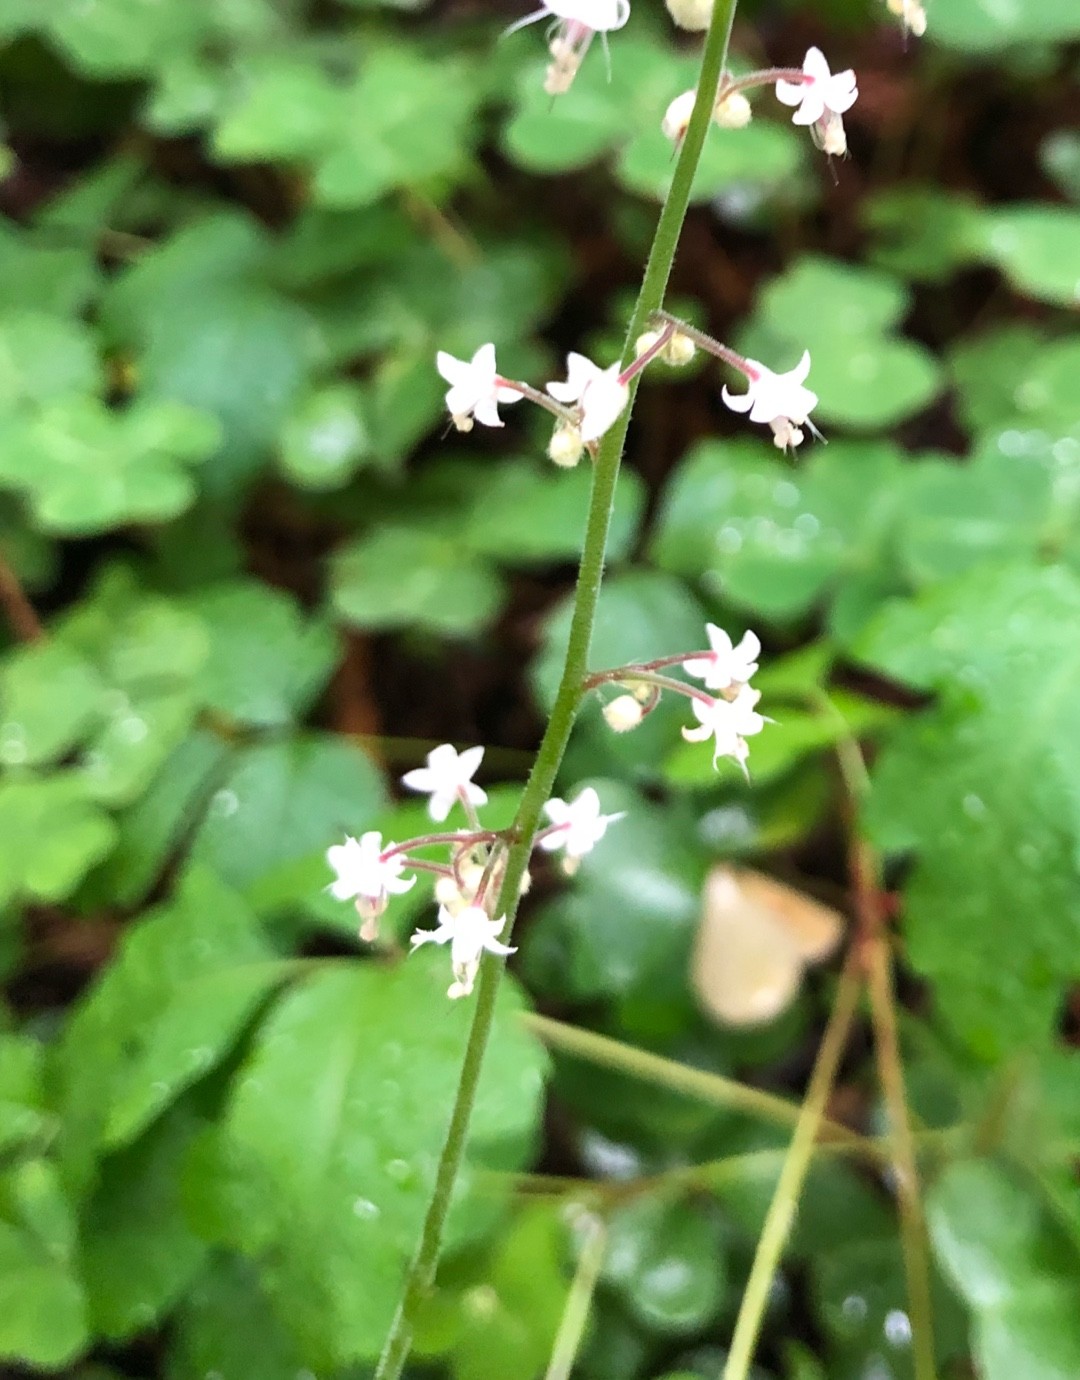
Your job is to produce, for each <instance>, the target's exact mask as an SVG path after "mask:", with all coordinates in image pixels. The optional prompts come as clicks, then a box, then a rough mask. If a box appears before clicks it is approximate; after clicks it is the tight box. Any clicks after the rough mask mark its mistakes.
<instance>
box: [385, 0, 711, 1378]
mask: <svg viewBox="0 0 1080 1380" xmlns="http://www.w3.org/2000/svg"><path fill="white" fill-rule="evenodd" d="M735 5H736V0H717V3H716V5H715V7H714V9H713V14H712V19H711V20H710V23H709V30H708V33H707V34H706V37H705V48H704V51H703V54H702V59H701V70H700V73H699V76H698V85H697V100H696V102H695V105H694V112H693V115H692V116H691V118H690V124H689V126H688V128H687V131H686V137H685V139H684V140H683V145H682V148H681V150H680V152H679V157H678V160H677V162H676V164H675V171H674V173H673V175H672V179H671V188H670V190H669V192H668V195H667V197H666V198H665V201H664V205H663V207H662V208H661V211H660V217H659V220H658V221H657V225H656V233H655V235H654V236H653V242H652V248H651V249H650V251H649V258H648V261H647V263H646V265H645V273H644V276H643V278H642V282H641V290H640V292H639V293H638V298H637V302H636V303H635V306H634V310H633V313H632V314H631V318H630V325H629V328H628V330H627V333H626V341H625V344H624V347H623V358H622V365H623V367H624V368H625V367H626V365H627V364H628V363H629V361H630V359H631V358H632V357H633V355H634V353H635V351H634V343H635V342H636V340H637V339H638V337H639V336H640V335H641V334H642V332H643V331H644V328H645V325H646V323H647V322H648V320H649V317H650V316H651V315H652V313H653V312H654V311H656V310H657V309H658V308H659V307H660V306H662V305H663V298H664V292H665V291H666V289H667V282H668V278H669V277H670V274H671V266H672V264H673V262H674V260H675V251H676V249H677V247H678V243H679V235H680V233H681V231H682V225H683V220H684V219H685V217H686V210H687V207H688V206H689V204H690V189H691V187H692V185H693V181H694V174H695V172H696V171H697V165H698V160H699V158H700V157H701V150H702V147H703V145H704V143H705V135H706V133H707V132H708V128H709V122H710V120H711V117H712V110H713V105H714V102H715V100H716V92H717V88H718V87H719V85H720V77H721V74H722V72H723V70H724V64H725V62H726V60H727V48H728V38H729V36H730V33H731V24H732V20H733V19H734V17H735ZM639 381H640V375H638V376H636V377H635V378H634V379H632V380H631V382H630V385H629V398H628V400H627V406H626V410H625V411H624V412H623V414H622V416H621V417H619V418H618V420H617V421H616V422H615V424H614V425H613V426H612V427H611V429H610V430H609V431H608V432H607V433H606V434H605V436H604V437H603V440H602V441H601V443H600V446H599V449H598V451H597V455H596V459H595V461H594V462H593V479H592V488H591V491H590V494H589V511H588V515H587V517H586V521H585V536H584V540H583V542H582V548H581V563H580V565H579V567H578V578H577V584H576V586H575V589H574V603H573V611H572V613H571V618H570V632H569V635H568V637H567V647H566V657H565V660H564V663H563V670H562V675H561V676H560V679H559V688H558V690H557V691H556V694H555V702H554V704H553V705H552V709H551V715H550V717H549V718H548V723H547V728H546V729H545V731H544V736H543V739H542V740H541V743H540V747H539V749H538V751H537V754H536V760H535V761H534V763H533V767H532V771H531V772H530V773H529V778H528V780H527V781H526V783H525V789H524V791H523V792H522V795H521V802H520V804H519V806H518V811H517V815H516V816H515V819H514V824H513V829H512V836H513V839H514V841H513V843H512V844H511V846H510V849H509V852H508V854H507V860H506V871H505V873H504V876H503V883H502V886H501V888H500V892H499V899H498V903H497V907H496V910H495V914H497V915H505V916H506V930H505V933H504V938H508V937H509V935H510V933H511V932H512V930H513V926H514V920H515V917H516V914H517V908H518V902H519V900H520V896H521V880H522V878H523V876H524V874H525V869H526V867H527V865H528V860H529V855H530V853H531V851H532V845H533V839H534V837H535V835H536V831H537V827H538V825H539V822H540V814H541V811H542V810H543V807H544V803H545V801H546V800H547V799H548V798H549V797H550V795H551V791H552V787H553V786H554V784H555V776H556V773H557V772H558V770H559V765H560V763H561V762H562V759H563V754H564V753H565V751H566V745H567V743H568V742H569V740H570V731H571V729H572V728H573V726H574V720H575V718H576V717H577V712H578V708H579V706H580V703H581V695H582V684H583V682H584V679H585V676H586V673H587V671H588V666H589V647H590V644H591V642H592V630H593V623H594V622H595V619H596V606H597V602H598V600H599V598H600V585H601V581H602V579H603V574H604V560H605V554H606V551H607V538H608V528H609V527H610V524H611V513H612V509H613V506H614V501H615V486H616V483H617V481H618V477H619V465H620V462H621V460H622V452H623V445H624V443H625V441H626V430H627V427H628V425H629V421H630V413H631V410H632V408H633V404H634V396H635V394H636V391H637V386H638V383H639ZM502 971H503V968H502V964H501V963H499V962H496V961H493V959H492V956H491V955H490V954H485V956H484V960H483V962H482V963H481V966H480V976H479V981H478V983H477V988H476V996H475V1007H474V1010H473V1019H472V1024H471V1026H470V1028H469V1035H468V1039H467V1041H466V1045H465V1053H464V1056H463V1059H462V1064H461V1073H460V1075H459V1078H458V1085H457V1089H456V1092H455V1095H454V1105H453V1108H452V1109H451V1112H450V1122H449V1125H448V1127H447V1132H446V1139H445V1142H444V1144H443V1149H442V1153H441V1154H440V1156H439V1162H438V1165H437V1166H436V1170H435V1183H434V1187H433V1189H432V1194H431V1199H430V1201H429V1203H428V1208H427V1212H426V1214H425V1217H424V1223H423V1226H422V1228H421V1232H420V1240H419V1242H418V1244H417V1248H416V1252H415V1254H414V1256H413V1259H412V1263H411V1264H410V1266H409V1268H408V1270H407V1272H406V1276H405V1282H404V1285H403V1288H402V1293H401V1297H400V1300H399V1303H398V1307H397V1310H396V1312H395V1314H394V1318H393V1321H392V1322H391V1324H390V1331H389V1333H388V1334H387V1338H386V1342H385V1344H384V1347H383V1351H382V1355H381V1356H380V1357H379V1363H378V1366H377V1367H376V1370H375V1376H374V1380H398V1377H399V1376H400V1375H401V1372H402V1370H403V1369H404V1366H405V1361H406V1359H407V1358H408V1355H409V1351H410V1349H411V1347H412V1336H413V1329H414V1326H415V1322H416V1316H417V1313H418V1312H419V1309H420V1308H421V1307H422V1305H423V1303H424V1299H425V1298H426V1296H427V1293H428V1291H429V1289H430V1288H431V1285H432V1282H433V1281H434V1278H435V1269H436V1266H437V1264H438V1260H439V1252H440V1249H441V1246H442V1238H443V1229H444V1227H445V1225H446V1217H447V1214H448V1213H449V1211H450V1203H451V1198H452V1195H453V1190H454V1184H455V1182H456V1181H457V1177H458V1173H459V1172H460V1169H461V1164H462V1161H463V1159H464V1156H465V1146H466V1142H467V1139H468V1132H469V1121H470V1119H471V1117H472V1109H473V1104H474V1102H475V1100H476V1090H477V1087H478V1085H479V1082H480V1071H481V1068H482V1066H483V1062H484V1054H485V1051H486V1049H487V1044H488V1040H489V1038H490V1036H491V1028H492V1024H493V1022H494V1018H495V1000H496V997H497V995H498V989H499V981H500V979H501V977H502Z"/></svg>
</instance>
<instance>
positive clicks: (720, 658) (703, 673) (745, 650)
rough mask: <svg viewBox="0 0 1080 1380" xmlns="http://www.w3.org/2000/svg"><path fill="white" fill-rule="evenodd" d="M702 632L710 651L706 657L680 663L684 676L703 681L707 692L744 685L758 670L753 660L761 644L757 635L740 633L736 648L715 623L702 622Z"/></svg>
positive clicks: (693, 658)
mask: <svg viewBox="0 0 1080 1380" xmlns="http://www.w3.org/2000/svg"><path fill="white" fill-rule="evenodd" d="M705 629H706V631H707V632H708V634H709V646H710V647H711V648H712V651H711V652H710V653H709V654H708V656H702V657H691V658H690V659H689V660H688V661H684V662H683V670H684V671H685V672H686V674H687V675H688V676H694V677H695V678H696V679H698V680H703V681H704V682H705V686H706V688H707V689H709V690H726V689H728V687H729V686H732V685H745V684H746V683H747V681H748V680H750V678H751V677H752V676H753V674H754V672H755V671H756V670H757V668H758V664H757V661H756V660H755V658H756V657H757V655H758V654H759V652H760V651H761V642H760V641H759V640H758V637H757V634H756V633H752V632H746V633H744V634H743V638H742V641H741V642H740V643H739V645H738V646H737V647H736V646H733V645H732V641H731V638H730V637H728V635H727V633H726V632H725V631H724V630H723V628H718V627H717V626H716V624H715V623H706V624H705Z"/></svg>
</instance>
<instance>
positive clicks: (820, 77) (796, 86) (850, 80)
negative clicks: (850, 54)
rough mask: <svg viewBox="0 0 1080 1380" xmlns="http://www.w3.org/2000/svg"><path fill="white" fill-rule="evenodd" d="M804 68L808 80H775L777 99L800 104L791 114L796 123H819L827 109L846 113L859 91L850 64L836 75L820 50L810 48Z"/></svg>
mask: <svg viewBox="0 0 1080 1380" xmlns="http://www.w3.org/2000/svg"><path fill="white" fill-rule="evenodd" d="M802 69H803V76H804V77H805V78H806V80H805V81H778V82H777V83H776V98H777V100H779V101H782V102H783V103H784V105H794V106H798V109H797V110H796V111H795V114H794V115H792V117H791V123H792V124H793V125H813V124H816V123H817V121H818V120H820V119H821V117H822V116H823V115H824V114H825V112H826V111H827V110H829V111H832V112H833V114H835V115H843V114H844V112H845V111H847V110H850V109H851V107H852V106H853V105H854V104H855V99H856V97H857V96H858V94H859V90H858V87H857V86H856V85H855V73H854V72H853V71H852V70H851V68H850V67H849V68H847V70H846V71H843V72H837V73H836V74H835V76H834V75H833V73H832V72H830V71H829V64H828V63H827V62H826V61H825V54H824V53H823V52H822V51H821V49H820V48H811V49H810V50H809V51H808V52H807V54H806V57H805V59H804V61H803V68H802Z"/></svg>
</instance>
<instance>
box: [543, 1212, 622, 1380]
mask: <svg viewBox="0 0 1080 1380" xmlns="http://www.w3.org/2000/svg"><path fill="white" fill-rule="evenodd" d="M606 1249H607V1228H606V1227H605V1226H604V1223H603V1222H602V1221H601V1220H600V1218H599V1217H594V1216H593V1215H592V1213H587V1214H586V1217H585V1225H584V1240H583V1242H582V1245H581V1254H580V1255H579V1256H578V1267H577V1270H576V1272H575V1274H574V1280H573V1283H572V1284H571V1285H570V1292H569V1294H568V1295H567V1297H566V1307H565V1308H564V1309H563V1315H562V1321H561V1322H560V1323H559V1331H558V1333H557V1334H556V1337H555V1345H554V1346H553V1347H552V1350H551V1360H550V1361H549V1362H548V1368H547V1370H546V1371H545V1372H544V1380H569V1377H570V1372H571V1371H572V1370H573V1368H574V1361H575V1360H576V1359H577V1354H578V1350H579V1349H580V1347H581V1339H582V1337H583V1336H584V1335H585V1324H586V1323H587V1322H588V1321H589V1309H590V1308H591V1307H592V1298H593V1294H594V1293H595V1291H596V1281H597V1280H598V1279H599V1278H600V1267H601V1265H603V1263H604V1251H605V1250H606Z"/></svg>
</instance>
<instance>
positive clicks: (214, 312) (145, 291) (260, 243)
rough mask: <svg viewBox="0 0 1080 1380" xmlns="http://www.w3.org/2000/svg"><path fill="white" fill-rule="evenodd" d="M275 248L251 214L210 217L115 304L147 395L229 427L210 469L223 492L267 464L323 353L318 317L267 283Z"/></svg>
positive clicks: (127, 279)
mask: <svg viewBox="0 0 1080 1380" xmlns="http://www.w3.org/2000/svg"><path fill="white" fill-rule="evenodd" d="M269 250H270V246H269V244H268V241H267V239H266V236H265V234H264V233H263V232H261V231H259V230H257V229H256V228H255V227H254V225H252V224H251V223H250V222H249V221H248V220H247V219H245V218H243V217H240V216H237V215H235V214H233V215H224V214H222V215H217V216H212V217H208V218H206V219H204V220H201V221H197V222H195V223H194V224H193V225H189V226H187V227H185V228H184V229H183V230H181V231H179V232H178V233H177V234H175V235H174V236H173V237H172V238H171V239H170V240H167V241H165V242H164V243H163V244H162V245H160V246H158V247H156V248H155V249H154V250H153V251H152V252H151V253H149V254H147V255H146V256H145V257H144V258H143V259H141V260H140V262H139V263H138V264H137V265H136V266H135V267H134V268H133V269H131V270H130V271H129V272H128V273H127V274H125V275H124V276H123V277H122V278H121V279H119V280H118V282H117V284H116V285H115V286H114V287H113V289H112V290H111V292H110V294H109V297H108V300H107V302H106V325H107V327H108V329H109V332H110V335H111V336H112V337H113V338H115V339H116V340H117V341H118V342H120V343H122V344H123V345H125V346H127V347H134V348H135V350H136V351H137V367H138V370H139V379H140V385H141V391H142V395H143V396H144V397H146V398H155V399H170V400H172V401H175V402H181V403H186V404H188V405H189V406H190V407H193V408H196V409H198V410H199V411H201V412H209V413H211V414H213V415H214V416H216V417H217V418H218V420H219V421H220V422H221V424H222V426H223V427H224V433H225V446H224V449H223V451H222V453H221V454H220V455H219V456H218V457H217V458H216V459H215V461H214V463H213V466H212V467H211V468H210V469H208V471H207V472H206V474H205V476H204V482H205V483H207V484H208V485H210V486H212V487H213V489H214V490H215V491H216V492H222V491H228V490H229V489H230V488H233V487H235V485H236V484H237V483H239V482H242V481H243V480H244V479H246V477H247V476H248V475H249V474H250V473H251V471H252V470H253V469H255V468H256V467H257V466H258V465H259V464H260V463H262V461H263V459H264V458H265V453H266V452H267V451H268V450H269V449H270V447H271V445H272V444H273V442H274V440H275V438H276V436H277V434H278V430H279V428H280V426H281V424H282V422H283V421H284V419H285V418H286V417H287V416H288V415H289V412H290V411H291V409H292V407H293V404H294V402H295V400H296V399H297V398H298V397H299V396H300V394H301V391H302V387H303V385H304V383H305V381H306V378H307V374H308V370H309V368H310V367H311V366H312V365H313V364H314V362H315V361H316V359H317V358H318V356H319V354H320V352H321V342H320V340H319V337H318V334H317V332H316V330H315V327H314V323H313V321H312V320H311V318H310V317H309V316H308V315H307V313H306V312H305V311H304V310H303V309H302V308H301V307H299V306H298V305H297V304H296V303H294V302H292V301H290V300H289V299H287V298H286V297H284V296H283V295H282V294H280V293H278V292H277V291H275V290H274V289H273V288H271V287H270V285H269V284H268V283H267V282H266V281H265V278H264V276H263V270H264V269H265V268H266V266H267V262H268V258H269Z"/></svg>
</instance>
